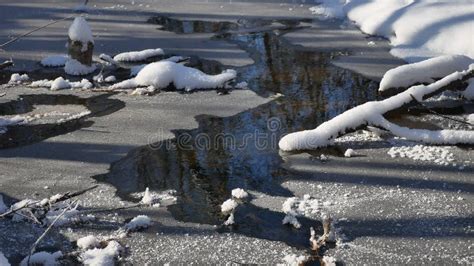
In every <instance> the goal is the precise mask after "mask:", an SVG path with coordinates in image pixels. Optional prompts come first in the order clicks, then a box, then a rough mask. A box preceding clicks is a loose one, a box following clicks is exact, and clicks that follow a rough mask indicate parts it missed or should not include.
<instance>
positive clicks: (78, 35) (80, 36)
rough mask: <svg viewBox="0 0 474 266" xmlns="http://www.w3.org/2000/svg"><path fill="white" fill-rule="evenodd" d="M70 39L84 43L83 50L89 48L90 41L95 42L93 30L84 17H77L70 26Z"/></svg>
mask: <svg viewBox="0 0 474 266" xmlns="http://www.w3.org/2000/svg"><path fill="white" fill-rule="evenodd" d="M68 34H69V39H71V40H72V41H78V42H81V43H82V51H83V52H84V51H86V50H87V46H88V43H89V42H90V43H94V38H93V37H92V30H91V28H90V27H89V24H87V21H86V19H85V18H84V17H76V18H75V19H74V21H73V22H72V24H71V26H70V27H69V32H68Z"/></svg>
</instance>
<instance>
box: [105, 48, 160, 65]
mask: <svg viewBox="0 0 474 266" xmlns="http://www.w3.org/2000/svg"><path fill="white" fill-rule="evenodd" d="M164 54H165V52H164V51H163V49H160V48H157V49H146V50H143V51H133V52H126V53H120V54H118V55H116V56H114V60H115V61H119V62H138V61H144V60H146V59H147V58H150V57H154V56H159V55H164Z"/></svg>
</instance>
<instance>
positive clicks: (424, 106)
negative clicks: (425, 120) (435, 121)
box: [410, 94, 474, 126]
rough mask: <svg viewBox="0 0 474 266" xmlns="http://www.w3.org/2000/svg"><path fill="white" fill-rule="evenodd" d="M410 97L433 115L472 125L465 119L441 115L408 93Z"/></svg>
mask: <svg viewBox="0 0 474 266" xmlns="http://www.w3.org/2000/svg"><path fill="white" fill-rule="evenodd" d="M410 96H411V98H412V99H413V101H414V102H415V103H417V104H418V105H420V106H421V107H423V108H424V109H426V110H427V111H428V112H430V113H432V114H434V115H437V116H440V117H442V118H445V119H448V120H452V121H454V122H458V123H461V124H465V125H468V126H474V124H471V123H469V122H467V121H464V120H460V119H456V118H453V117H449V116H447V115H443V114H440V113H438V112H436V111H434V110H431V109H430V108H429V107H428V106H426V105H424V104H423V103H422V102H420V101H418V100H417V99H416V98H415V97H414V96H413V95H412V94H410Z"/></svg>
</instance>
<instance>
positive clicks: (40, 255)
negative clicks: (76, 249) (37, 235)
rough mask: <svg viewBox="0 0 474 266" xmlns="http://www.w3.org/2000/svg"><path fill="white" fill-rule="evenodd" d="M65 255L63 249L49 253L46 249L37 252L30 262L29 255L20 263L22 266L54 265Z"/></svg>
mask: <svg viewBox="0 0 474 266" xmlns="http://www.w3.org/2000/svg"><path fill="white" fill-rule="evenodd" d="M62 256H63V253H62V252H61V251H57V252H54V253H49V252H46V251H42V252H37V253H35V254H33V255H31V257H30V263H29V264H28V257H29V256H26V257H25V258H24V259H23V260H22V261H21V263H20V265H21V266H27V265H38V264H39V265H45V266H52V265H59V262H58V259H60V258H61V257H62Z"/></svg>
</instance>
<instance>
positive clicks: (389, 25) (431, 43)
mask: <svg viewBox="0 0 474 266" xmlns="http://www.w3.org/2000/svg"><path fill="white" fill-rule="evenodd" d="M319 2H322V5H320V6H316V7H314V8H312V11H313V13H316V14H318V15H323V16H335V17H342V15H343V14H346V15H347V17H348V18H349V19H350V20H352V21H355V22H356V23H357V24H358V25H359V27H360V28H361V30H362V31H363V32H365V33H368V34H372V35H381V36H385V37H387V38H388V39H389V40H390V42H391V44H392V45H393V49H392V50H391V53H392V54H393V55H395V56H397V57H400V58H403V59H405V60H407V61H409V62H416V61H420V60H422V59H426V58H429V57H433V56H438V55H441V54H463V55H466V56H469V57H471V58H474V38H471V37H469V36H470V35H472V21H473V15H472V14H473V13H474V5H473V4H472V0H437V1H433V0H418V1H412V0H392V1H388V0H344V1H337V0H332V1H331V0H322V1H319ZM341 10H342V11H341ZM440 29H442V30H440Z"/></svg>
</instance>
